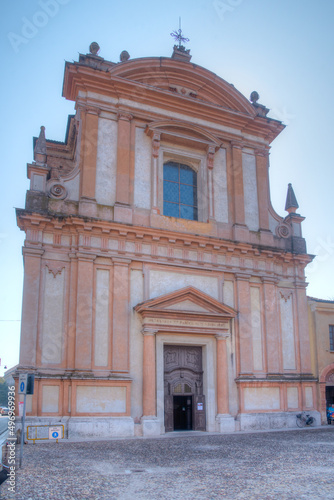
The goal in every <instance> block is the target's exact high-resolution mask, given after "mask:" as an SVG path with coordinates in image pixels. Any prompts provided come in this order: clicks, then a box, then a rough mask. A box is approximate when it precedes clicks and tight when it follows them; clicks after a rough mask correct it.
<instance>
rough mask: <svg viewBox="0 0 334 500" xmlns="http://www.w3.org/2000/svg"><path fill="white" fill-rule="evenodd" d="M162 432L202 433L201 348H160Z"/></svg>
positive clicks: (203, 422) (203, 409)
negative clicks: (162, 404)
mask: <svg viewBox="0 0 334 500" xmlns="http://www.w3.org/2000/svg"><path fill="white" fill-rule="evenodd" d="M164 386H165V431H166V432H171V431H174V430H189V431H190V430H202V431H205V430H206V425H205V396H204V395H203V370H202V348H201V347H197V346H170V345H166V346H164Z"/></svg>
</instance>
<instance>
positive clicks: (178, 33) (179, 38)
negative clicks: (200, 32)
mask: <svg viewBox="0 0 334 500" xmlns="http://www.w3.org/2000/svg"><path fill="white" fill-rule="evenodd" d="M170 36H172V37H173V38H174V39H175V40H176V41H178V42H179V49H181V48H182V42H184V43H185V42H189V38H186V37H185V36H182V29H181V18H179V29H178V30H174V31H173V32H172V33H171V34H170Z"/></svg>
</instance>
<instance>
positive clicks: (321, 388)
mask: <svg viewBox="0 0 334 500" xmlns="http://www.w3.org/2000/svg"><path fill="white" fill-rule="evenodd" d="M307 301H308V314H309V325H310V337H311V352H312V372H313V374H314V376H315V377H316V378H317V379H318V381H319V384H318V387H317V398H318V403H317V407H318V408H319V411H320V412H321V421H322V423H323V424H325V423H327V410H328V408H330V407H331V408H333V409H334V301H333V300H323V299H316V298H314V297H308V298H307Z"/></svg>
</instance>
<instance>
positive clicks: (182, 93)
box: [15, 43, 320, 437]
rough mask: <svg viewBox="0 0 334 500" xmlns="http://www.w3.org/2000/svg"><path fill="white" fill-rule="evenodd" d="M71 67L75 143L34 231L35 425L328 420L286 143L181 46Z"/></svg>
mask: <svg viewBox="0 0 334 500" xmlns="http://www.w3.org/2000/svg"><path fill="white" fill-rule="evenodd" d="M98 49H99V47H98V45H97V44H96V43H93V44H91V46H90V53H88V54H86V55H80V56H79V61H78V62H73V63H66V64H65V75H64V84H63V96H64V97H65V98H66V99H69V100H72V101H73V102H75V110H76V112H75V115H73V116H70V117H69V120H68V127H67V133H66V139H65V142H64V143H60V142H56V141H52V140H47V139H45V130H44V127H41V132H40V135H39V137H38V139H36V140H35V145H34V161H33V162H32V163H31V164H28V177H29V179H30V189H29V190H28V192H27V197H26V206H25V208H24V209H18V210H17V221H18V225H19V227H20V229H21V230H23V231H24V232H25V234H26V239H25V243H24V248H23V255H24V291H23V310H22V332H21V349H20V362H19V365H18V368H17V371H16V375H15V377H16V379H17V377H18V375H19V373H21V372H29V373H34V374H35V392H34V395H33V396H28V409H27V417H28V421H30V422H32V421H34V422H36V421H40V422H49V423H56V422H60V421H61V422H63V423H64V425H65V428H66V432H67V435H68V436H69V437H75V436H133V435H138V436H140V435H146V436H150V435H159V434H162V433H165V432H171V431H174V430H202V431H216V432H234V431H238V430H245V429H267V428H268V429H269V428H283V427H294V426H295V415H296V412H299V411H300V410H307V411H308V412H309V413H312V414H313V415H314V416H315V417H316V419H317V422H318V423H320V414H319V413H318V411H317V401H316V394H317V391H316V383H317V379H316V378H315V376H314V374H312V366H311V352H310V338H309V326H308V314H307V298H306V283H305V275H304V269H305V267H306V265H307V264H308V263H309V262H310V260H311V257H310V256H309V255H308V254H307V252H306V245H305V240H304V239H303V237H302V233H301V223H302V221H303V217H301V216H300V215H299V214H297V213H296V209H297V208H298V204H297V202H296V198H295V196H294V193H293V190H292V187H291V185H289V188H288V196H287V203H286V210H287V215H286V216H280V215H278V214H277V213H276V212H275V211H274V210H273V208H272V205H271V202H270V191H269V176H268V169H269V151H270V144H271V143H272V141H273V140H274V139H275V137H277V135H278V134H279V133H280V132H281V131H282V130H283V128H284V126H283V125H282V123H281V122H279V121H277V120H273V119H270V118H269V117H268V116H267V114H268V111H269V110H268V109H267V108H265V106H263V105H261V104H259V103H258V95H257V93H256V92H253V93H252V96H251V102H250V101H249V100H247V99H246V98H245V97H244V96H243V95H242V94H240V92H238V91H237V90H236V88H235V87H234V86H233V85H231V84H229V83H227V82H226V81H225V80H223V79H222V78H220V77H219V76H217V75H215V74H213V73H212V72H210V71H209V70H207V69H205V68H203V67H200V66H197V65H195V64H193V63H191V62H190V58H191V56H190V54H189V51H186V50H185V49H184V48H183V47H182V46H180V45H179V46H175V47H174V51H173V54H172V57H171V58H168V57H161V58H156V57H153V58H140V59H133V60H131V59H130V57H129V54H128V53H127V52H126V51H124V52H122V54H121V58H120V59H121V60H120V62H119V63H113V62H110V61H107V60H105V59H103V58H102V57H100V56H99V55H98Z"/></svg>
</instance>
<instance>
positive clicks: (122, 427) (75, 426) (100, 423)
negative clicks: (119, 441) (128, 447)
mask: <svg viewBox="0 0 334 500" xmlns="http://www.w3.org/2000/svg"><path fill="white" fill-rule="evenodd" d="M131 436H134V422H133V419H132V418H131V417H71V418H70V419H69V421H68V437H69V438H70V439H71V438H94V437H96V438H100V437H104V438H108V437H131Z"/></svg>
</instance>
